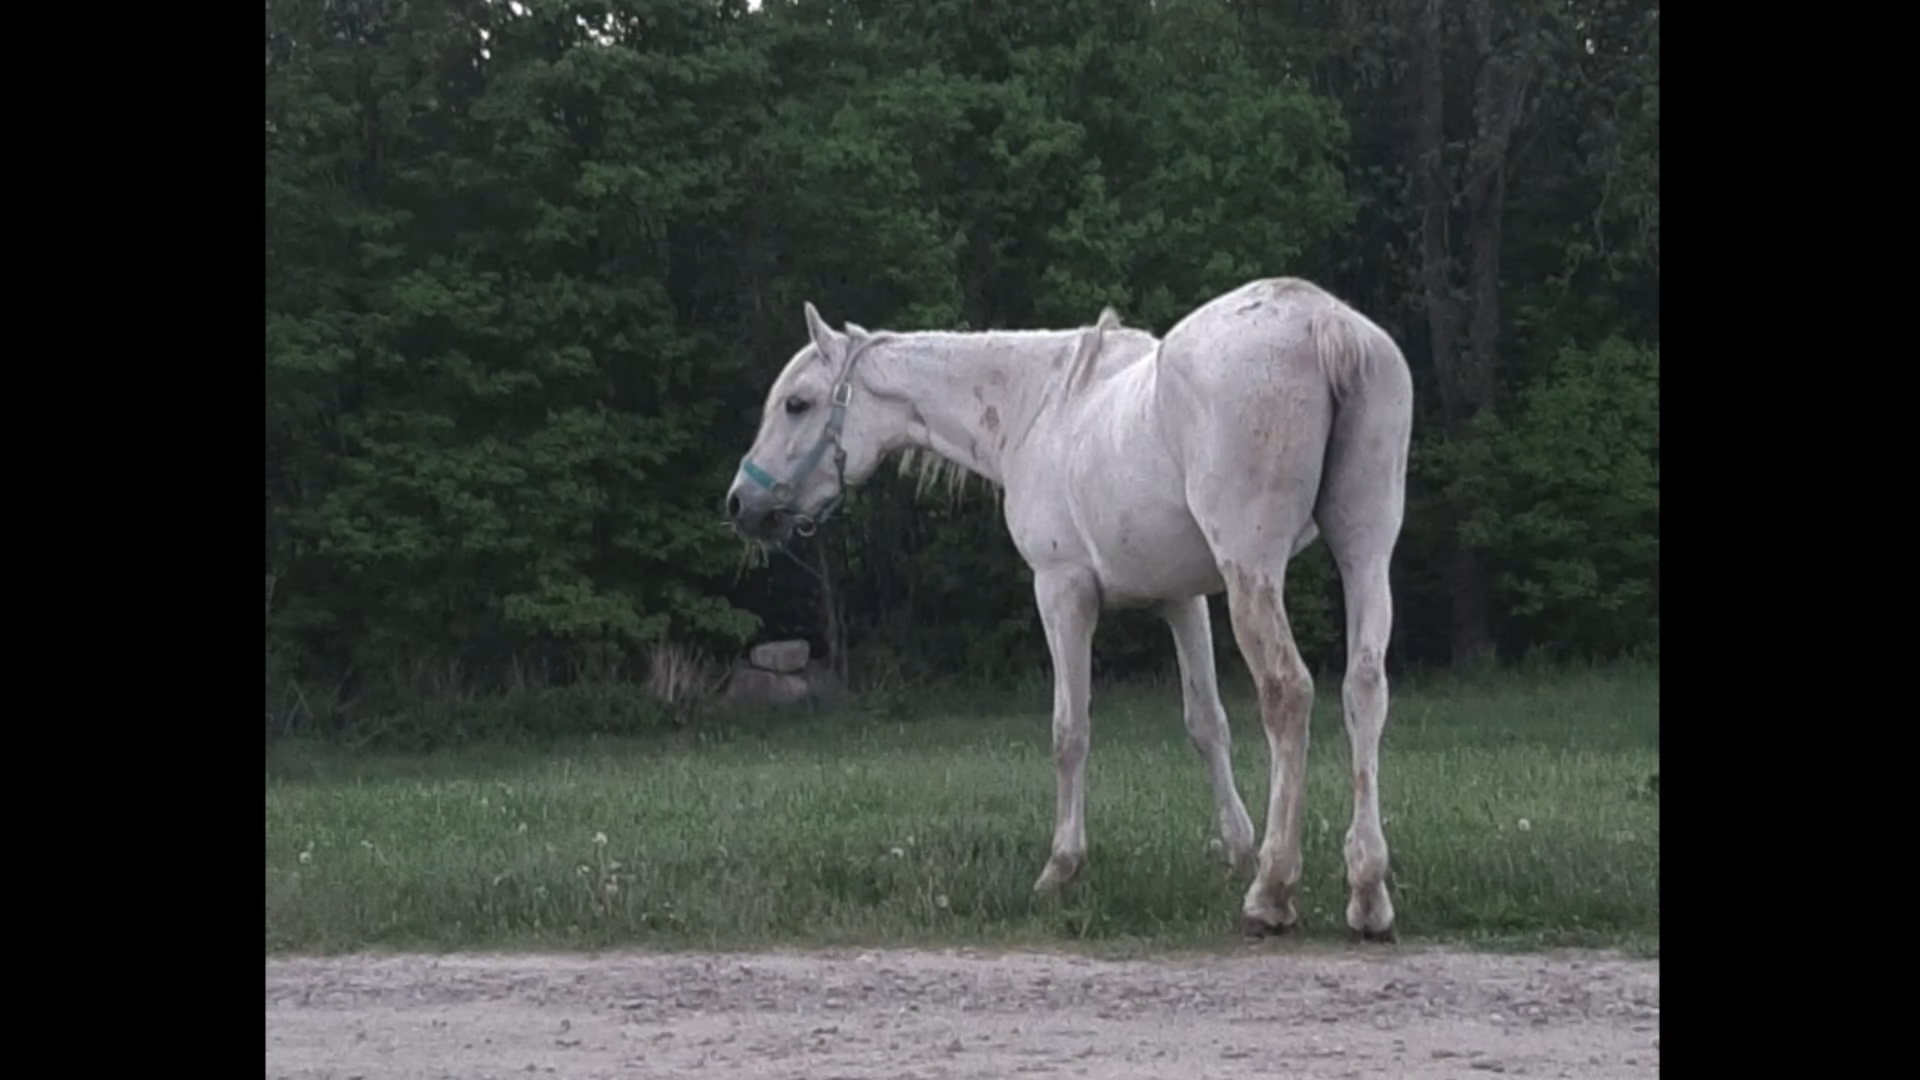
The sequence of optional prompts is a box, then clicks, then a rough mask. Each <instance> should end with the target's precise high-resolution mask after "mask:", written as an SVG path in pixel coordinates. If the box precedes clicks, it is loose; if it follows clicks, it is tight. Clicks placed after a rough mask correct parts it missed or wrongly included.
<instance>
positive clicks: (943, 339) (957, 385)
mask: <svg viewBox="0 0 1920 1080" xmlns="http://www.w3.org/2000/svg"><path fill="white" fill-rule="evenodd" d="M1067 347H1068V343H1067V341H1066V339H1065V338H1063V337H1061V336H1060V335H1056V334H1049V333H1045V332H1034V333H1020V332H988V333H971V334H965V333H926V334H904V335H901V336H900V337H898V338H896V339H895V340H894V341H893V342H891V343H890V344H889V346H888V347H887V360H888V361H890V362H889V363H888V364H887V365H886V366H887V368H888V369H889V370H888V373H887V381H888V382H889V383H891V384H892V385H893V387H894V388H895V389H896V390H897V391H898V392H899V393H901V394H903V395H904V396H906V397H907V398H908V400H910V401H912V402H913V406H914V410H915V412H917V413H918V414H919V419H920V423H919V424H918V425H916V430H914V431H913V432H912V433H911V434H910V436H909V441H910V442H911V443H912V445H914V446H916V447H918V448H919V449H922V450H929V451H932V452H933V453H935V454H938V455H940V456H941V457H943V458H946V459H947V460H948V461H951V462H953V463H954V464H956V465H959V466H960V467H962V468H965V469H968V470H970V471H972V472H974V473H976V474H978V475H979V476H981V477H983V478H984V479H986V480H989V481H991V482H993V483H995V484H1002V483H1004V482H1005V469H1004V464H1005V460H1006V455H1007V454H1008V452H1009V451H1010V450H1012V449H1013V448H1014V447H1015V446H1017V445H1018V443H1019V440H1020V438H1021V436H1022V435H1023V434H1024V433H1025V432H1026V430H1027V428H1028V427H1029V426H1030V425H1031V424H1032V422H1033V418H1034V416H1035V415H1036V413H1037V412H1038V411H1039V409H1040V408H1041V407H1042V405H1043V401H1044V398H1045V394H1046V385H1047V379H1048V378H1049V376H1051V375H1053V374H1055V367H1056V365H1055V364H1053V363H1051V362H1050V360H1051V359H1053V358H1054V357H1055V355H1056V354H1060V353H1062V352H1063V351H1064V350H1065V349H1066V348H1067Z"/></svg>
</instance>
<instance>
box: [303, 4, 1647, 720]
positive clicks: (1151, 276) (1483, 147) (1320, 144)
mask: <svg viewBox="0 0 1920 1080" xmlns="http://www.w3.org/2000/svg"><path fill="white" fill-rule="evenodd" d="M1428 8H1429V5H1428V4H1426V3H1424V2H1420V3H1415V2H1413V0H1373V2H1368V0H1361V2H1359V3H1355V2H1352V0H1342V2H1339V3H1334V2H1332V0H1287V2H1284V3H1283V2H1255V0H1161V2H1148V0H1034V2H1031V3H1018V4H1013V3H992V2H987V0H921V2H915V3H904V2H900V3H894V2H887V0H785V2H782V0H766V2H765V3H761V4H757V5H753V6H751V8H750V7H749V5H748V4H746V3H745V2H743V0H524V2H513V0H498V2H496V0H269V2H268V4H267V39H266V40H267V64H266V76H267V78H266V82H267V126H266V223H267V228H266V244H267V299H266V335H267V348H266V361H267V378H266V417H267V442H266V488H267V499H266V509H267V512H266V569H267V581H268V594H267V616H266V617H267V636H268V684H269V685H268V698H269V703H268V704H269V712H270V714H271V715H279V716H282V717H285V716H287V715H289V709H290V708H291V706H290V705H289V702H292V701H295V700H299V701H302V702H310V701H311V700H312V699H313V698H315V697H316V696H318V695H321V694H322V693H324V694H327V695H329V696H332V697H334V698H337V699H342V700H344V699H355V698H357V699H361V700H366V699H368V698H369V697H370V696H373V697H377V696H379V695H382V694H386V693H389V692H394V691H398V690H401V689H416V690H417V689H419V688H420V687H421V685H422V680H423V679H428V678H431V679H433V680H436V681H437V682H436V685H439V686H440V687H441V689H444V690H446V691H447V692H448V693H453V692H455V691H457V692H458V693H459V694H465V693H468V692H470V691H480V690H486V689H489V688H499V687H503V686H516V687H521V688H527V687H532V688H536V689H537V688H538V687H541V686H548V685H554V684H560V683H566V682H569V681H572V680H575V679H577V678H579V677H580V676H582V675H584V674H592V673H596V672H598V673H605V672H614V671H622V670H632V668H633V665H634V662H635V660H636V658H637V657H639V656H641V655H642V654H643V650H644V649H645V647H646V646H647V645H648V644H649V643H654V642H660V641H666V640H672V641H681V642H688V643H691V644H693V645H695V646H697V647H699V648H701V649H704V650H707V651H710V652H713V653H716V654H726V653H730V652H732V651H734V650H736V649H738V647H739V646H740V645H742V644H743V643H745V642H746V641H748V640H750V639H752V638H753V637H755V636H756V635H758V636H771V635H776V634H787V633H796V632H797V633H804V634H807V635H809V636H812V637H814V638H815V639H816V641H817V643H818V644H820V645H826V644H836V642H831V641H825V640H821V639H822V638H823V637H826V638H831V637H833V636H835V633H836V632H835V631H830V630H829V627H835V628H837V633H838V634H839V635H843V636H844V642H843V644H844V645H845V646H846V648H845V650H844V652H845V653H847V654H850V655H853V656H855V657H856V660H855V661H854V662H853V664H852V665H850V666H851V668H852V674H853V675H854V677H855V678H857V679H859V678H865V679H868V680H872V679H875V678H879V677H881V676H883V675H887V674H889V673H891V674H907V675H925V674H927V673H930V672H932V673H947V674H953V673H958V672H962V671H964V672H968V673H971V674H975V675H978V676H982V677H1031V676H1032V675H1033V674H1034V673H1035V672H1036V671H1039V670H1043V668H1044V664H1045V649H1044V647H1043V646H1042V638H1041V636H1040V631H1039V626H1038V621H1037V618H1036V617H1035V616H1034V614H1033V611H1032V599H1031V593H1030V591H1029V584H1028V578H1027V576H1026V574H1025V571H1024V568H1023V567H1022V565H1021V564H1020V561H1019V559H1018V558H1017V557H1016V556H1015V554H1014V552H1013V549H1012V546H1011V544H1010V543H1009V542H1008V540H1007V538H1006V535H1005V530H1004V527H1003V526H1002V524H1001V522H1000V519H999V513H998V507H997V505H996V504H995V502H994V500H993V498H992V497H991V496H990V494H982V493H980V492H978V491H974V492H971V493H968V494H966V495H965V496H964V497H963V498H961V499H960V500H958V501H948V500H945V499H936V498H929V497H926V496H920V497H918V498H916V497H915V495H914V492H913V491H912V489H911V484H910V482H909V481H906V480H904V479H901V478H897V477H894V476H892V475H891V474H885V473H883V475H882V476H881V477H879V478H877V479H876V481H875V482H874V483H873V484H872V485H870V486H869V488H868V489H866V490H865V491H864V492H862V493H861V496H860V497H859V498H857V499H856V500H855V501H854V502H853V504H852V505H851V507H850V509H849V511H848V513H847V516H846V517H845V518H844V519H843V520H839V521H836V523H835V525H834V526H833V528H832V529H830V530H829V531H828V533H827V534H826V535H823V536H822V537H820V538H818V539H817V540H816V541H815V543H816V544H817V548H816V549H815V550H813V551H811V552H804V553H803V557H805V558H809V559H812V560H813V561H814V562H815V564H816V565H817V566H818V567H819V568H820V569H821V570H823V571H824V572H825V574H826V576H827V578H828V579H829V580H830V581H831V582H832V585H833V588H832V590H831V596H830V598H828V599H826V600H824V601H823V599H822V597H821V590H820V589H818V588H817V587H816V584H815V581H814V579H813V578H812V577H811V576H809V575H807V574H805V573H802V572H801V571H799V570H798V569H797V568H795V567H791V566H787V565H785V564H782V563H779V562H776V563H775V564H774V565H773V566H771V567H766V568H755V567H747V566H745V565H744V563H743V551H742V547H741V545H740V544H739V543H738V542H737V541H734V540H733V539H732V538H731V537H730V536H729V535H728V534H727V533H726V532H725V530H724V529H723V527H722V525H721V523H720V511H719V505H720V501H721V497H722V494H723V492H724V490H725V487H726V484H727V482H728V479H729V476H730V474H731V473H732V472H733V469H734V467H735V464H736V463H737V461H738V459H739V455H740V454H741V453H742V452H743V450H744V449H745V447H746V446H747V444H748V442H749V441H750V439H751V437H752V432H753V429H754V426H755V423H756V420H757V415H758V410H759V407H760V404H761V400H762V396H763V395H764V393H765V390H766V387H767V385H768V383H769V382H770V380H771V379H772V377H773V375H774V374H775V372H777V370H778V369H779V366H780V365H781V364H783V363H784V362H785V361H786V359H787V358H788V357H789V356H790V355H791V354H792V352H793V351H794V350H795V349H796V348H798V347H799V346H800V345H801V344H802V343H803V342H804V340H805V337H804V323H803V321H802V318H801V304H802V302H803V301H806V300H811V301H813V302H815V303H816V304H817V305H819V307H820V309H821V310H822V312H823V313H824V314H825V315H826V316H827V317H828V318H829V319H830V320H832V321H834V322H835V323H836V324H837V323H839V322H840V321H843V320H847V319H852V320H854V321H857V322H859V323H861V324H863V325H866V326H868V327H874V328H881V327H884V328H892V329H916V328H934V327H971V328H985V327H1029V326H1065V325H1076V324H1083V323H1086V322H1089V321H1091V320H1092V318H1093V317H1094V316H1095V314H1097V312H1098V310H1099V307H1100V305H1102V304H1109V303H1110V304H1113V305H1115V306H1116V307H1117V308H1118V309H1119V310H1120V312H1121V313H1122V315H1123V317H1125V318H1126V319H1127V321H1128V322H1129V323H1131V324H1134V325H1139V326H1144V327H1148V328H1151V329H1154V330H1156V331H1165V330H1166V329H1167V328H1168V327H1169V326H1170V325H1171V324H1172V323H1173V322H1174V321H1175V320H1176V319H1178V318H1179V317H1180V316H1181V315H1182V314H1183V313H1184V312H1185V311H1186V310H1188V309H1189V308H1191V307H1192V306H1193V305H1195V304H1197V303H1199V302H1201V301H1203V300H1205V299H1207V298H1209V297H1210V296H1212V295H1214V294H1216V293H1218V292H1221V291H1223V290H1225V289H1228V288H1231V287H1233V286H1235V285H1237V284H1239V283H1241V282H1242V281H1244V280H1246V279H1249V278H1253V277H1257V276H1265V275H1278V274H1297V275H1303V276H1306V277H1309V278H1312V279H1315V280H1317V281H1320V282H1322V283H1324V284H1326V285H1328V286H1329V287H1331V288H1333V289H1334V290H1335V291H1337V292H1339V293H1341V294H1342V295H1344V296H1346V297H1347V298H1348V299H1349V300H1351V301H1352V302H1354V303H1355V304H1356V305H1358V306H1360V307H1361V308H1362V309H1363V310H1365V311H1366V312H1367V313H1368V314H1369V315H1371V316H1372V317H1374V318H1375V319H1377V320H1378V321H1380V322H1381V323H1382V324H1383V325H1384V326H1386V327H1387V328H1388V329H1389V331H1391V332H1392V333H1394V334H1395V336H1396V337H1397V338H1399V339H1400V340H1401V341H1402V343H1403V345H1404V346H1405V348H1406V350H1407V352H1408V355H1409V358H1410V360H1411V361H1412V363H1413V364H1414V367H1415V371H1416V376H1417V378H1418V380H1419V386H1420V393H1421V402H1420V407H1421V415H1420V419H1419V423H1418V426H1417V433H1416V438H1417V446H1416V450H1415V454H1416V461H1415V463H1414V478H1415V488H1414V491H1413V492H1412V495H1411V499H1410V506H1409V519H1408V523H1407V535H1406V540H1405V542H1404V546H1403V548H1402V553H1401V555H1400V558H1399V560H1398V561H1397V563H1396V566H1395V575H1396V586H1397V589H1398V596H1397V604H1396V608H1397V618H1398V625H1397V627H1396V631H1397V633H1396V641H1395V648H1394V654H1393V655H1394V659H1395V661H1396V662H1399V663H1405V662H1421V663H1444V662H1447V661H1449V660H1450V659H1454V658H1460V659H1467V658H1470V657H1472V656H1474V655H1477V650H1478V648H1479V646H1480V645H1481V644H1490V645H1492V646H1494V647H1495V648H1496V651H1497V652H1498V653H1499V654H1502V655H1507V656H1516V655H1519V654H1522V653H1526V652H1530V651H1539V652H1546V653H1550V654H1555V655H1559V656H1565V657H1580V656H1585V657H1605V656H1613V655H1619V654H1623V653H1629V652H1635V651H1643V652H1644V651H1649V650H1656V651H1657V646H1658V635H1659V573H1658V568H1659V471H1658V465H1659V366H1658V360H1659V309H1658V290H1659V195H1658V180H1659V175H1658V162H1659V157H1658V138H1659V129H1658V121H1659V113H1658V62H1659V53H1658V45H1659V36H1658V7H1657V3H1654V2H1652V0H1647V2H1642V0H1569V2H1565V3H1557V4H1549V3H1544V2H1541V0H1456V2H1452V3H1445V4H1441V5H1438V7H1437V9H1435V10H1438V11H1439V18H1438V19H1437V21H1435V22H1434V23H1433V24H1432V26H1431V28H1430V29H1431V33H1430V34H1428V35H1427V36H1424V37H1423V36H1422V30H1421V28H1422V27H1423V26H1425V25H1426V24H1424V23H1422V22H1421V21H1420V20H1419V19H1417V18H1416V17H1415V15H1414V14H1413V13H1414V12H1416V11H1424V10H1427V9H1428ZM1436 88H1437V89H1438V91H1439V92H1442V93H1444V107H1442V106H1440V105H1437V104H1436V105H1434V107H1433V108H1431V109H1428V108H1427V107H1426V106H1427V104H1428V103H1430V102H1432V101H1433V100H1434V93H1435V91H1436ZM1427 120H1431V121H1432V123H1431V124H1428V125H1426V126H1423V124H1425V121H1427ZM1423 140H1425V141H1423ZM1436 193H1438V194H1437V195H1436ZM1443 234H1444V235H1443ZM1490 259H1491V262H1489V260H1490ZM1489 282H1491V287H1489ZM1436 335H1437V336H1436ZM1290 602H1291V604H1292V605H1293V607H1294V609H1295V611H1294V625H1295V627H1296V628H1297V630H1298V631H1299V633H1300V636H1301V638H1302V644H1303V647H1305V648H1306V650H1307V651H1308V653H1309V655H1310V657H1311V658H1312V659H1313V660H1314V661H1315V662H1316V664H1317V665H1328V664H1337V663H1338V661H1339V658H1340V656H1341V652H1340V647H1341V631H1340V627H1341V622H1340V618H1341V616H1340V610H1339V596H1338V583H1337V577H1336V576H1335V575H1334V574H1333V572H1332V570H1331V565H1330V561H1329V560H1328V559H1327V558H1326V557H1325V553H1324V549H1323V548H1319V547H1316V548H1315V549H1314V550H1313V551H1312V552H1311V553H1310V554H1309V555H1307V556H1305V557H1303V558H1302V559H1301V560H1299V561H1298V563H1297V565H1296V568H1295V570H1294V572H1293V582H1292V585H1291V588H1290ZM823 606H827V607H830V608H831V609H832V610H830V611H823ZM1216 638H1217V640H1218V642H1219V644H1220V647H1221V649H1222V652H1223V655H1230V651H1231V641H1232V638H1231V635H1230V634H1227V633H1225V632H1224V628H1223V630H1222V632H1221V633H1218V634H1216ZM1096 648H1097V656H1098V663H1099V665H1100V668H1101V670H1102V671H1103V672H1107V673H1119V674H1125V673H1129V672H1138V671H1142V670H1144V669H1149V668H1162V667H1164V666H1166V665H1168V664H1170V663H1171V650H1170V648H1169V643H1168V639H1167V635H1166V632H1165V629H1164V627H1162V626H1161V625H1159V624H1158V623H1157V622H1156V621H1155V620H1153V619H1151V618H1150V617H1146V616H1144V615H1142V616H1139V617H1134V616H1126V617H1120V618H1112V619H1109V620H1108V621H1107V622H1106V623H1104V624H1103V629H1102V632H1101V635H1100V637H1099V639H1098V641H1097V644H1096ZM308 708H309V711H311V707H310V706H309V707H308ZM270 723H271V721H270Z"/></svg>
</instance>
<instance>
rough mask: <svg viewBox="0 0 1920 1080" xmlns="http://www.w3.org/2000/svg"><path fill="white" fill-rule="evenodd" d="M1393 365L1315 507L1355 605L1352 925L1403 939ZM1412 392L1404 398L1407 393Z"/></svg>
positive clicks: (1348, 703) (1339, 435)
mask: <svg viewBox="0 0 1920 1080" xmlns="http://www.w3.org/2000/svg"><path fill="white" fill-rule="evenodd" d="M1396 374H1398V373H1396V372H1395V371H1394V370H1393V369H1389V368H1386V367H1385V366H1384V365H1383V366H1382V369H1381V378H1382V381H1381V382H1379V383H1376V384H1375V385H1374V386H1372V387H1370V388H1369V393H1368V395H1367V396H1365V397H1361V398H1357V399H1355V400H1354V401H1352V402H1350V403H1349V404H1348V405H1347V406H1346V407H1345V408H1343V409H1342V412H1341V416H1340V417H1339V420H1338V421H1337V423H1336V427H1335V431H1334V437H1333V441H1332V446H1331V447H1330V449H1329V453H1328V456H1327V466H1326V483H1325V486H1324V488H1323V489H1322V491H1321V496H1320V503H1319V506H1318V508H1317V511H1316V516H1317V517H1318V518H1319V519H1320V530H1321V533H1322V534H1323V535H1324V536H1325V537H1326V540H1327V547H1328V549H1329V550H1330V551H1331V552H1332V553H1333V559H1334V563H1335V565H1337V566H1338V567H1339V568H1340V582H1341V588H1342V590H1343V591H1344V592H1345V594H1346V608H1347V673H1346V678H1345V680H1344V681H1343V682H1342V684H1341V700H1342V703H1343V704H1344V706H1345V709H1344V711H1345V713H1346V722H1347V739H1348V741H1349V742H1350V743H1351V745H1352V747H1353V755H1352V756H1353V821H1352V824H1351V825H1350V826H1349V827H1348V829H1347V842H1346V863H1347V886H1348V889H1349V890H1350V891H1349V898H1348V901H1347V925H1348V926H1349V927H1350V928H1351V929H1352V930H1353V932H1354V933H1355V934H1356V935H1358V936H1360V937H1362V938H1365V939H1367V940H1375V941H1379V940H1386V941H1391V940H1393V938H1394V924H1393V920H1394V913H1393V901H1392V899H1390V898H1389V897H1388V895H1387V884H1386V882H1387V838H1386V835H1385V833H1384V832H1382V831H1381V827H1380V735H1381V732H1382V731H1383V730H1384V729H1385V728H1386V724H1387V673H1386V663H1385V658H1386V652H1387V639H1388V637H1389V635H1390V634H1391V632H1392V629H1393V589H1392V585H1391V583H1390V582H1389V580H1388V564H1389V563H1390V562H1391V561H1392V557H1393V549H1394V545H1395V544H1396V543H1397V541H1398V538H1399V534H1400V523H1401V519H1402V516H1403V514H1404V507H1405V500H1406V495H1405V492H1406V453H1407V442H1408V437H1409V436H1408V432H1409V428H1410V423H1409V421H1408V419H1407V416H1408V413H1409V412H1410V411H1411V410H1410V408H1409V407H1408V406H1407V405H1406V400H1410V395H1411V388H1410V387H1408V386H1407V385H1406V382H1405V379H1404V377H1402V378H1400V379H1398V380H1397V384H1396V383H1394V382H1388V381H1386V380H1388V379H1393V378H1394V377H1395V375H1396ZM1403 395H1405V398H1404V399H1403V397H1402V396H1403Z"/></svg>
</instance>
